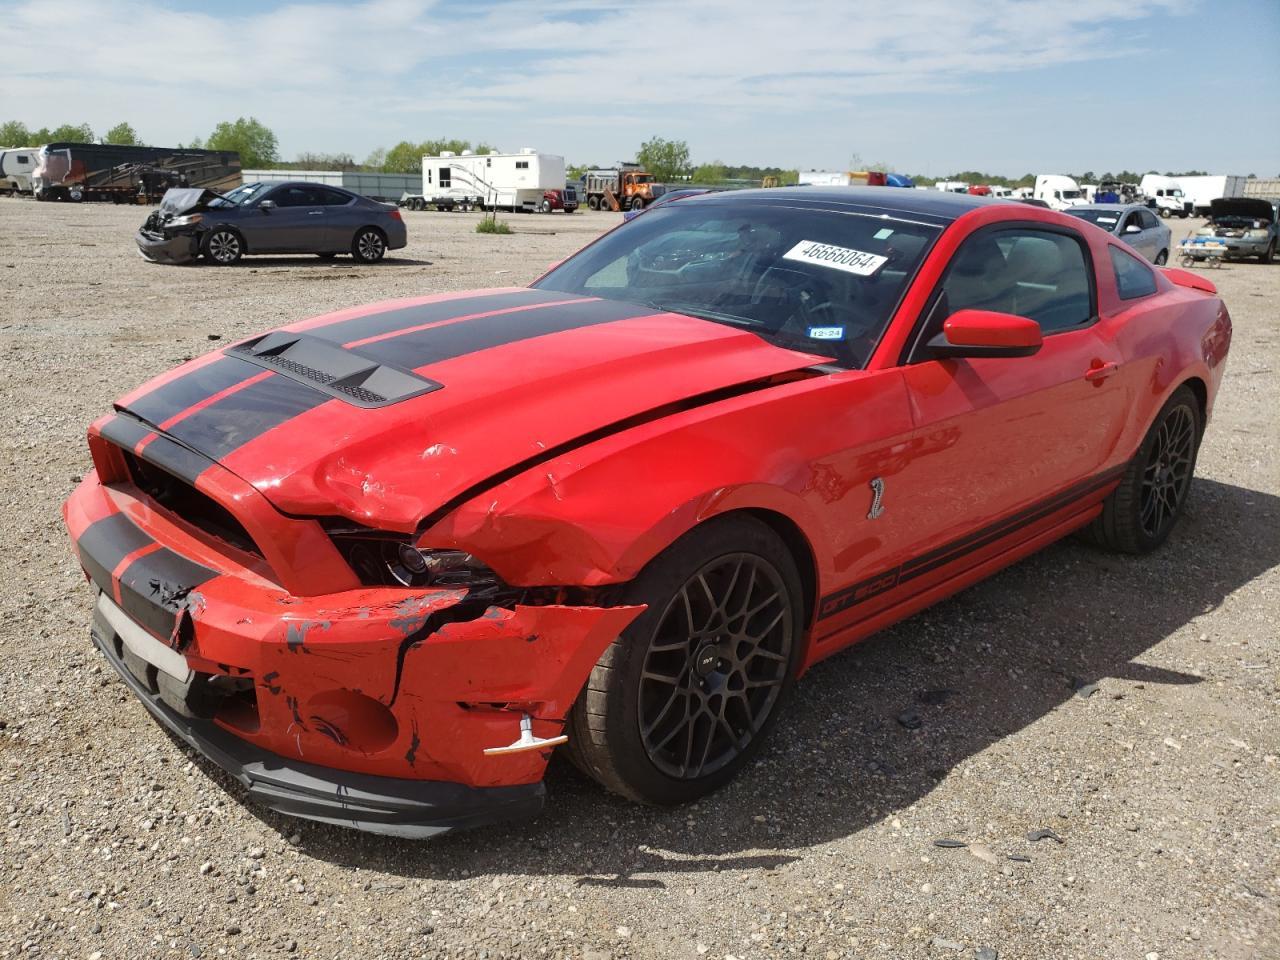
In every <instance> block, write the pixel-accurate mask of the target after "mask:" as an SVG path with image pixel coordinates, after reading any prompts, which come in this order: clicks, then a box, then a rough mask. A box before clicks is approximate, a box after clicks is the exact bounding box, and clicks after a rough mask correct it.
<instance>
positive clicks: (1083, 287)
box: [934, 228, 1093, 335]
mask: <svg viewBox="0 0 1280 960" xmlns="http://www.w3.org/2000/svg"><path fill="white" fill-rule="evenodd" d="M942 293H943V296H944V297H945V307H944V312H943V314H942V315H941V316H938V317H936V318H934V319H935V320H936V322H937V324H938V325H939V328H940V327H941V323H942V321H943V320H945V319H946V317H947V316H950V315H951V314H953V313H955V312H956V311H958V310H966V309H972V310H996V311H998V312H1000V313H1012V314H1016V315H1017V316H1021V317H1030V318H1031V319H1032V320H1035V321H1036V322H1037V323H1038V324H1040V329H1041V331H1042V332H1043V333H1044V334H1045V335H1048V334H1051V333H1056V332H1058V331H1060V330H1070V329H1072V328H1073V327H1080V326H1083V325H1085V324H1086V323H1088V322H1089V321H1090V320H1091V319H1092V317H1093V301H1092V295H1091V287H1090V283H1089V265H1088V263H1087V262H1086V261H1085V257H1084V251H1083V249H1082V248H1081V244H1080V241H1078V240H1075V239H1072V238H1071V237H1069V236H1066V235H1064V234H1060V233H1050V232H1047V231H1044V230H1036V229H1030V228H1026V229H1022V228H1020V229H1014V230H999V231H990V232H983V233H979V234H978V235H977V236H973V237H970V238H969V239H968V240H966V241H965V242H964V244H963V246H961V248H960V250H959V251H958V252H957V253H956V255H955V258H954V259H953V260H952V261H951V266H950V268H949V269H948V271H947V276H946V279H945V280H944V281H943V285H942Z"/></svg>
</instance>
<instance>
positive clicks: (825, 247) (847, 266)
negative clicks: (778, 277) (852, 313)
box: [782, 240, 889, 277]
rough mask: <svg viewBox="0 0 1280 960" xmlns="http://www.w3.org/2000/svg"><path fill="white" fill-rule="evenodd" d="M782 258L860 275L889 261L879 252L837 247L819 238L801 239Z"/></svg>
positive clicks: (865, 275)
mask: <svg viewBox="0 0 1280 960" xmlns="http://www.w3.org/2000/svg"><path fill="white" fill-rule="evenodd" d="M782 259H784V260H799V261H800V262H801V263H814V264H817V265H818V266H820V267H829V268H830V269H832V270H843V271H844V272H845V273H853V274H857V275H858V276H859V277H869V276H871V275H872V274H874V273H875V272H876V271H877V270H879V269H880V268H881V267H883V266H884V265H885V264H886V263H888V262H889V258H888V257H882V256H881V255H880V254H878V253H867V252H866V251H863V250H850V249H849V248H848V247H836V246H832V245H831V244H829V243H819V242H818V241H817V240H801V241H800V242H799V243H797V244H796V245H795V246H794V247H792V248H791V249H790V250H788V251H787V252H786V253H784V254H783V255H782Z"/></svg>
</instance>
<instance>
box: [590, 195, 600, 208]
mask: <svg viewBox="0 0 1280 960" xmlns="http://www.w3.org/2000/svg"><path fill="white" fill-rule="evenodd" d="M587 206H588V207H590V208H591V209H592V210H599V209H600V198H599V197H587Z"/></svg>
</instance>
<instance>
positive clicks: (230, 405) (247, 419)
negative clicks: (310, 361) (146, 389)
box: [168, 361, 329, 460]
mask: <svg viewBox="0 0 1280 960" xmlns="http://www.w3.org/2000/svg"><path fill="white" fill-rule="evenodd" d="M237 362H239V361H237ZM246 366H252V365H251V364H246ZM252 369H253V370H254V371H255V372H257V373H261V372H262V370H261V368H259V367H252ZM328 399H329V397H328V396H326V395H325V394H323V393H321V392H320V391H318V390H312V389H311V388H310V387H308V386H305V385H304V384H301V383H299V382H298V381H296V380H290V379H288V378H287V377H280V376H274V375H273V376H271V377H268V378H267V379H266V380H262V381H259V382H258V383H255V384H253V385H251V386H248V387H245V388H244V389H243V390H237V391H236V392H235V393H232V394H228V395H227V396H225V397H223V398H222V399H221V400H219V401H217V402H216V403H211V404H209V406H207V407H205V408H204V409H202V410H197V411H196V412H195V413H193V414H191V416H189V417H184V418H183V419H182V420H180V421H178V422H177V423H175V424H174V425H173V426H172V427H171V428H170V429H169V431H168V433H169V435H170V436H172V437H173V438H174V439H175V440H177V441H178V442H179V443H183V444H186V445H187V446H188V447H191V448H192V449H193V450H197V451H199V452H200V453H202V454H204V455H205V456H206V457H208V458H209V459H210V460H221V459H222V458H223V457H225V456H226V455H227V454H229V453H231V451H233V450H236V449H238V448H239V447H242V446H244V445H245V444H246V443H248V442H249V441H251V440H256V439H258V437H260V436H262V435H263V434H264V433H266V432H267V431H268V430H271V429H272V428H274V427H278V426H280V424H282V423H285V422H286V421H289V420H292V419H293V418H294V417H296V416H297V415H298V414H300V413H306V412H307V411H308V410H311V409H314V408H315V407H318V406H320V404H322V403H324V402H325V401H327V400H328Z"/></svg>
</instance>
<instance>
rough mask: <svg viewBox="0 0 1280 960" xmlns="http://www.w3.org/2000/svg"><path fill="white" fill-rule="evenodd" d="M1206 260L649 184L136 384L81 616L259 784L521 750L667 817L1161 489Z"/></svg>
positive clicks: (307, 783)
mask: <svg viewBox="0 0 1280 960" xmlns="http://www.w3.org/2000/svg"><path fill="white" fill-rule="evenodd" d="M1230 339H1231V322H1230V319H1229V317H1228V314H1227V310H1226V308H1225V307H1224V306H1223V304H1222V302H1221V301H1220V300H1219V299H1218V297H1217V296H1216V295H1215V290H1214V288H1213V286H1212V284H1210V283H1208V282H1207V281H1204V280H1202V279H1200V278H1198V277H1195V276H1193V275H1192V274H1189V273H1185V272H1182V271H1179V270H1172V269H1167V270H1158V269H1153V268H1152V267H1150V266H1149V265H1148V264H1147V263H1145V262H1143V261H1142V260H1140V259H1138V258H1137V257H1135V256H1134V255H1133V253H1132V252H1131V251H1130V250H1129V248H1128V247H1126V246H1124V245H1123V244H1122V243H1120V242H1119V241H1117V240H1116V239H1114V238H1112V237H1111V236H1110V235H1108V234H1106V233H1104V232H1102V231H1101V230H1098V229H1096V228H1094V227H1092V226H1090V225H1088V224H1085V223H1082V222H1081V221H1079V220H1077V219H1074V218H1068V217H1065V216H1063V215H1060V214H1057V213H1054V212H1052V211H1049V210H1042V209H1038V208H1032V207H1028V206H1026V205H1025V204H1015V203H1006V202H1002V201H993V200H987V199H984V198H979V197H966V196H959V195H951V194H933V193H923V192H917V191H909V190H884V189H874V188H868V189H848V188H846V189H840V190H831V191H824V190H816V189H804V190H799V189H793V190H773V191H753V192H746V193H735V194H711V195H708V196H706V197H703V198H694V199H690V200H686V201H684V202H681V203H675V204H669V205H667V206H665V207H662V208H659V209H655V210H654V211H653V212H652V213H649V214H646V215H645V216H643V217H640V218H638V219H637V220H635V221H634V222H632V223H630V224H627V225H626V226H623V227H620V228H619V229H617V230H614V231H613V232H611V233H609V234H607V235H605V236H604V237H602V238H601V239H599V240H597V241H596V242H595V243H593V244H592V245H590V246H589V247H587V248H586V249H585V250H583V251H582V252H580V253H578V254H577V255H575V256H574V257H572V258H570V259H569V260H567V261H566V262H565V263H563V264H561V265H560V266H558V267H556V268H554V269H552V270H551V272H549V273H548V274H547V275H546V276H544V277H543V278H542V279H541V280H539V281H538V282H536V283H535V284H533V286H532V287H531V288H528V289H523V288H522V289H505V290H485V291H478V292H473V293H465V294H445V295H436V296H430V297H422V298H419V299H411V300H399V301H392V302H387V303H380V304H376V305H374V306H370V307H362V308H357V309H351V310H344V311H340V312H338V313H333V314H329V315H326V316H322V317H317V318H315V319H312V320H306V321H303V322H300V323H295V324H292V325H290V326H287V327H284V328H282V329H279V330H275V331H272V332H270V333H267V334H265V335H262V336H259V337H255V338H253V339H250V340H247V341H245V342H242V343H238V344H235V345H233V346H231V347H228V348H226V349H223V350H220V351H218V352H216V353H213V354H210V355H208V356H205V357H202V358H200V359H198V360H194V361H192V362H191V363H188V364H185V365H184V366H182V367H179V368H177V369H176V370H173V371H171V372H170V373H168V374H166V375H164V376H162V377H159V378H157V379H156V380H154V381H152V382H151V383H149V384H147V385H146V386H144V387H141V388H140V389H138V390H135V391H133V392H132V393H129V394H127V395H125V396H124V397H123V398H122V399H121V400H120V401H119V402H118V403H117V404H116V405H115V411H114V412H113V413H111V414H109V415H107V416H105V417H103V418H102V419H100V420H99V421H97V422H96V423H95V424H93V426H92V427H91V428H90V431H89V447H90V451H91V453H92V456H93V463H94V467H95V469H94V470H93V471H91V472H90V473H89V474H88V475H87V476H86V478H85V480H84V482H83V483H82V484H81V485H80V487H79V488H78V489H77V490H76V491H75V493H74V494H73V495H72V496H71V498H70V499H69V500H68V501H67V504H66V507H65V516H66V522H67V526H68V528H69V530H70V533H71V536H72V538H73V540H74V542H75V546H76V550H77V551H78V555H79V559H80V561H81V564H82V565H83V567H84V571H85V573H86V575H87V576H88V578H89V579H90V580H91V581H92V583H93V585H94V586H95V587H96V589H97V599H96V607H95V612H94V618H93V630H92V635H93V639H94V641H95V643H96V644H97V645H98V647H99V648H100V649H101V652H102V654H103V655H104V656H105V657H106V658H107V659H108V660H109V661H110V662H111V663H112V665H113V666H114V667H115V668H116V669H117V670H118V671H119V672H120V674H121V676H122V677H123V679H124V680H125V682H126V683H127V684H128V685H129V686H130V687H131V688H132V689H133V691H134V693H136V694H137V696H138V697H139V699H141V701H142V702H143V703H144V704H145V705H146V707H147V708H148V709H149V710H150V711H151V712H152V714H154V715H155V717H156V718H157V719H158V720H159V721H160V722H161V723H163V724H164V725H165V726H167V727H168V728H169V729H171V730H172V731H174V732H175V733H176V734H178V735H179V736H181V737H183V738H184V739H185V740H186V741H187V742H189V743H190V744H192V745H193V746H195V747H196V748H197V749H199V750H201V751H202V752H204V753H205V754H206V755H208V756H209V757H210V758H211V759H212V760H213V761H214V762H215V763H217V764H218V765H220V766H221V767H223V768H225V769H226V770H228V771H230V772H232V773H233V774H234V775H235V776H237V777H238V778H239V779H240V780H241V781H242V782H243V783H244V784H245V785H246V786H247V787H248V790H249V792H250V794H251V795H252V796H254V797H256V798H258V799H259V800H261V801H262V802H264V803H266V804H267V805H268V806H270V807H273V808H275V809H277V810H280V811H283V812H286V813H290V814H294V815H296V816H300V817H307V818H311V819H314V820H322V821H328V822H332V823H340V824H345V825H348V826H355V827H360V828H363V829H366V830H372V831H377V832H382V833H392V834H397V835H402V836H427V835H430V834H433V833H439V832H441V831H443V830H448V829H453V828H457V827H463V826H472V825H476V824H480V823H485V822H489V821H493V820H496V819H501V818H506V817H512V816H519V815H527V814H530V813H532V812H534V811H536V810H537V809H539V808H540V806H541V805H542V802H543V792H544V791H543V786H542V782H541V781H542V776H543V771H544V768H545V766H546V763H547V760H548V757H549V756H550V753H551V748H553V747H554V746H555V745H556V744H558V743H561V742H564V741H565V740H566V738H567V740H568V747H567V749H568V751H569V753H570V755H571V757H572V758H573V760H574V761H575V762H576V763H577V764H578V765H579V766H581V767H582V768H583V769H584V770H586V771H587V772H588V773H590V774H591V775H592V776H594V777H595V778H597V779H598V780H599V781H600V782H601V783H603V784H604V785H605V786H606V787H608V788H610V789H612V790H615V791H617V792H619V793H621V794H624V795H626V796H628V797H632V798H634V799H637V800H641V801H648V802H660V803H667V802H678V801H683V800H687V799H689V798H692V797H696V796H698V795H700V794H703V793H705V792H707V791H709V790H712V789H714V788H716V787H717V786H719V785H721V784H723V783H724V782H726V781H727V780H728V779H729V778H731V777H732V776H734V775H735V774H736V773H737V772H738V771H739V769H740V768H741V767H742V766H743V765H744V764H745V763H746V762H747V761H748V760H749V759H750V758H751V757H752V755H753V754H754V753H756V752H757V751H758V750H759V748H760V744H761V742H762V740H763V739H764V737H765V734H766V733H767V732H768V730H769V727H770V725H771V724H772V723H773V722H774V721H775V720H776V718H777V716H778V712H779V707H780V705H781V704H782V702H783V699H784V697H785V696H786V694H787V692H788V688H789V687H790V685H791V682H792V680H793V679H794V678H795V677H796V676H798V675H799V674H801V673H803V672H804V670H805V669H806V668H808V667H809V666H811V665H812V664H813V663H814V662H816V661H818V660H820V659H822V658H823V657H826V656H828V655H830V654H832V653H834V652H836V651H837V650H840V649H842V648H844V647H846V646H848V645H849V644H851V643H853V642H855V641H857V640H859V639H861V638H863V637H865V636H867V635H868V634H870V633H871V632H873V631H875V630H877V629H879V628H881V627H883V626H885V625H886V624H889V623H891V622H893V621H895V620H898V619H900V618H902V617H905V616H907V615H908V614H910V613H912V612H914V611H916V610H919V609H921V608H922V607H924V606H926V605H927V604H930V603H933V602H934V601H936V600H938V599H940V598H942V597H944V596H947V595H948V594H951V593H954V592H955V591H957V590H959V589H961V588H963V587H965V586H966V585H968V584H971V583H973V582H975V581H976V580H979V579H980V578H982V577H985V576H987V575H989V574H991V573H992V572H994V571H996V570H998V569H1000V568H1001V567H1003V566H1005V565H1006V564H1009V563H1012V562H1013V561H1015V560H1017V559H1019V558H1020V557H1024V556H1026V555H1027V554H1029V553H1031V552H1032V551H1034V550H1037V549H1038V548H1040V547H1043V546H1045V545H1046V544H1048V543H1051V542H1053V541H1054V540H1057V539H1058V538H1060V537H1062V536H1064V535H1066V534H1068V533H1071V532H1072V531H1078V530H1079V531H1086V532H1087V534H1088V535H1089V536H1090V537H1091V538H1092V539H1093V540H1095V541H1096V542H1097V543H1098V544H1100V545H1102V546H1105V547H1110V548H1113V549H1118V550H1124V551H1129V552H1134V553H1140V552H1143V551H1147V550H1150V549H1153V548H1154V547H1156V546H1158V545H1159V544H1160V543H1161V542H1162V541H1163V540H1164V539H1165V537H1166V536H1168V534H1169V531H1170V529H1171V528H1172V527H1173V525H1174V524H1175V523H1176V521H1177V519H1178V516H1179V514H1180V513H1181V511H1182V509H1183V506H1184V504H1185V502H1186V498H1187V493H1188V490H1189V488H1190V484H1191V476H1192V471H1193V469H1194V467H1195V459H1196V450H1197V447H1198V445H1199V442H1200V437H1201V434H1202V431H1203V429H1204V426H1205V423H1206V421H1207V420H1208V417H1209V414H1210V411H1211V409H1212V406H1213V399H1214V395H1215V393H1216V391H1217V389H1218V386H1219V383H1220V381H1221V379H1222V375H1223V371H1224V361H1225V359H1226V355H1227V349H1228V346H1229V343H1230Z"/></svg>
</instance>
